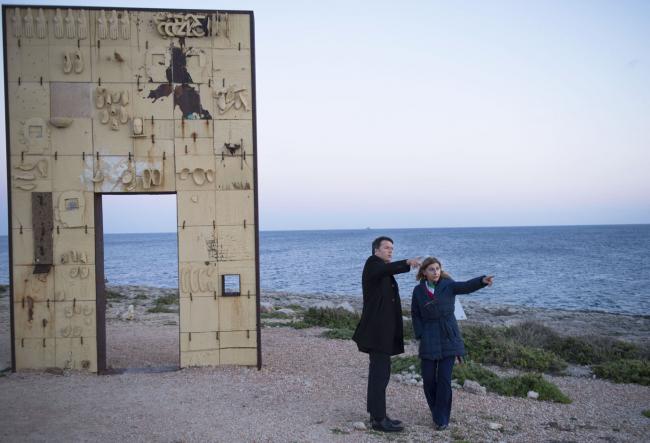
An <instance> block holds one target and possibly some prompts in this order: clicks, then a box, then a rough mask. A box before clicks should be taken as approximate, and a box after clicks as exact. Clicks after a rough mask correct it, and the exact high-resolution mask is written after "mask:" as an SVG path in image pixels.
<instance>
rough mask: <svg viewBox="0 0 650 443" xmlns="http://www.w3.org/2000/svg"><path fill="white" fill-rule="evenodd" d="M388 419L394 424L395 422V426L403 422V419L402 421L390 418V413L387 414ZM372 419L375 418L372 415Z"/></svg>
mask: <svg viewBox="0 0 650 443" xmlns="http://www.w3.org/2000/svg"><path fill="white" fill-rule="evenodd" d="M386 419H387V420H388V421H389V422H391V423H392V424H394V425H395V426H399V425H401V424H402V421H401V420H393V419H392V418H390V417H389V416H388V415H387V416H386ZM370 420H371V421H374V420H373V418H372V416H370Z"/></svg>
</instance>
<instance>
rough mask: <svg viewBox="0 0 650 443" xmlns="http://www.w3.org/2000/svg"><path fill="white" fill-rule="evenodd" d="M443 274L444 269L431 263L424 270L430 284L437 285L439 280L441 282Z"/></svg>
mask: <svg viewBox="0 0 650 443" xmlns="http://www.w3.org/2000/svg"><path fill="white" fill-rule="evenodd" d="M441 272H442V268H441V267H440V265H439V264H438V263H431V264H430V265H429V266H427V268H426V269H425V270H424V276H425V277H426V278H427V280H429V281H430V282H433V283H437V282H438V280H440V273H441Z"/></svg>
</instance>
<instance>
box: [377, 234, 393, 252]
mask: <svg viewBox="0 0 650 443" xmlns="http://www.w3.org/2000/svg"><path fill="white" fill-rule="evenodd" d="M384 240H386V241H389V242H391V243H395V242H394V241H393V239H392V238H390V237H386V236H385V235H382V236H381V237H377V238H376V239H374V240H373V241H372V253H373V254H374V253H375V251H376V250H377V249H379V247H380V246H381V242H383V241H384Z"/></svg>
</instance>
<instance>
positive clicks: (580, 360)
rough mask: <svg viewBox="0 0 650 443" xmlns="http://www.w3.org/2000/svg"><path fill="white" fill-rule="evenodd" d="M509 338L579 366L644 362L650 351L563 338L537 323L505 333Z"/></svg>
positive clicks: (607, 340) (590, 338)
mask: <svg viewBox="0 0 650 443" xmlns="http://www.w3.org/2000/svg"><path fill="white" fill-rule="evenodd" d="M504 334H505V336H506V337H507V338H510V339H512V340H513V341H515V342H516V343H519V344H520V345H523V346H531V347H536V348H540V349H545V350H547V351H550V352H553V353H555V354H556V355H558V356H559V357H561V358H562V359H564V360H566V361H568V362H571V363H576V364H580V365H592V364H596V363H603V362H607V361H612V360H618V359H622V358H623V359H634V358H644V357H646V358H647V356H648V353H649V352H648V350H645V351H644V350H642V349H640V348H639V347H637V346H636V345H634V344H632V343H628V342H624V341H621V340H616V339H613V338H609V337H598V336H593V335H592V336H584V337H562V336H561V335H559V334H558V333H556V332H554V331H553V330H552V329H550V328H549V327H547V326H544V325H542V324H540V323H537V322H532V321H528V322H524V323H521V324H518V325H516V326H511V327H509V328H507V329H505V330H504Z"/></svg>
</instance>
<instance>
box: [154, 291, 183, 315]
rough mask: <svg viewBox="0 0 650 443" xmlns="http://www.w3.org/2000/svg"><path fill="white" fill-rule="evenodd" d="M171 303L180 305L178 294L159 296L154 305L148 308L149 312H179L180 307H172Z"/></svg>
mask: <svg viewBox="0 0 650 443" xmlns="http://www.w3.org/2000/svg"><path fill="white" fill-rule="evenodd" d="M171 305H178V295H177V294H168V295H163V296H161V297H158V298H157V299H156V301H155V304H154V306H153V307H151V308H149V309H147V312H152V313H170V312H178V308H177V307H176V308H172V307H171Z"/></svg>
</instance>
